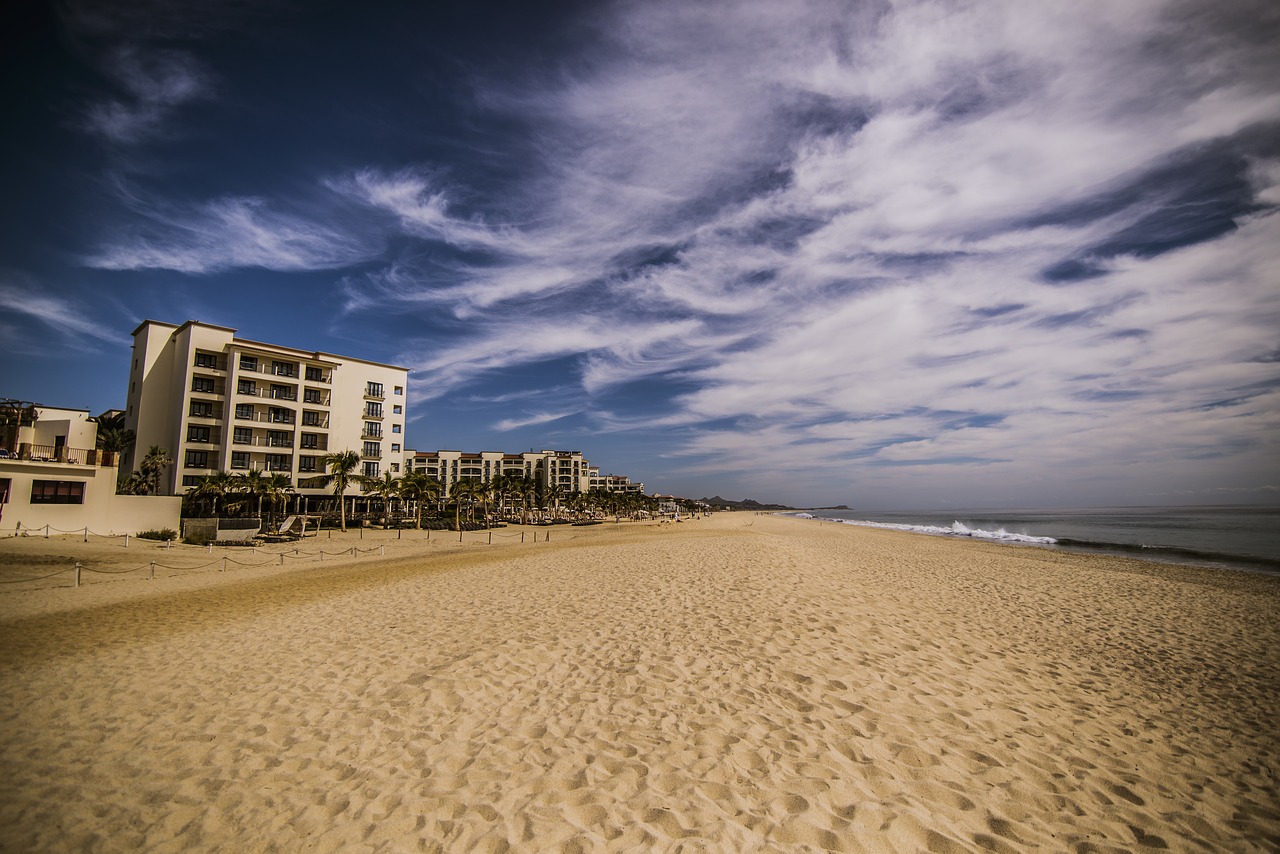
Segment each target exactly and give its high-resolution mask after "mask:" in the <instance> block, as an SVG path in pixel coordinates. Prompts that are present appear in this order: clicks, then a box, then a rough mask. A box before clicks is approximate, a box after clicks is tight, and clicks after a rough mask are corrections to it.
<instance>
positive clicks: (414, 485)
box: [400, 471, 443, 529]
mask: <svg viewBox="0 0 1280 854" xmlns="http://www.w3.org/2000/svg"><path fill="white" fill-rule="evenodd" d="M442 489H443V486H441V484H440V481H438V480H436V479H435V478H433V477H428V476H427V473H426V472H421V471H407V472H405V473H404V477H402V478H400V497H401V498H403V499H405V500H406V501H412V502H413V503H414V525H413V526H414V527H415V528H419V529H420V528H422V505H423V502H425V501H428V500H430V499H434V498H438V497H439V496H440V492H441V490H442Z"/></svg>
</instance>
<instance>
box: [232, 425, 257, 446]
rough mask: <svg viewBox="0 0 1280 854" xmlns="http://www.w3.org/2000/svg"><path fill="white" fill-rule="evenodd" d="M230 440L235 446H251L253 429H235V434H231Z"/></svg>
mask: <svg viewBox="0 0 1280 854" xmlns="http://www.w3.org/2000/svg"><path fill="white" fill-rule="evenodd" d="M231 440H232V441H233V442H235V443H236V444H237V445H252V444H253V429H252V428H250V427H237V428H236V429H235V433H233V434H232V437H231Z"/></svg>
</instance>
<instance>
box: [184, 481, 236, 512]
mask: <svg viewBox="0 0 1280 854" xmlns="http://www.w3.org/2000/svg"><path fill="white" fill-rule="evenodd" d="M235 483H236V479H235V478H234V477H233V476H232V475H230V474H228V473H227V472H225V471H219V472H214V473H213V474H206V475H204V476H202V477H201V478H200V481H199V483H197V484H196V485H195V486H193V487H191V489H189V490H187V495H188V496H189V497H190V498H191V499H193V500H194V501H196V502H200V503H203V502H205V501H208V502H209V510H210V515H211V516H217V515H218V510H219V502H220V501H221V500H222V499H223V498H225V497H226V496H227V494H228V493H229V492H231V490H232V489H233V488H234V487H235Z"/></svg>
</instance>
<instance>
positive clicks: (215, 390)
mask: <svg viewBox="0 0 1280 854" xmlns="http://www.w3.org/2000/svg"><path fill="white" fill-rule="evenodd" d="M191 393H192V394H214V395H218V396H222V395H224V394H226V393H227V387H226V386H225V385H224V384H222V383H192V384H191Z"/></svg>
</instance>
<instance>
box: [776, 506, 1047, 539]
mask: <svg viewBox="0 0 1280 854" xmlns="http://www.w3.org/2000/svg"><path fill="white" fill-rule="evenodd" d="M796 516H797V518H800V519H818V518H820V517H818V516H814V515H812V514H810V513H797V514H796ZM822 521H824V522H839V523H840V524H842V525H858V526H861V527H863V528H883V529H885V530H888V531H907V532H908V533H912V534H933V535H934V536H943V537H971V538H972V539H975V540H999V541H1001V542H1006V543H1031V544H1034V545H1037V546H1051V545H1054V544H1055V543H1057V542H1058V541H1057V540H1056V539H1054V538H1053V537H1033V536H1032V535H1030V534H1018V533H1014V532H1012V531H1006V530H1005V529H1004V528H999V529H997V530H995V531H986V530H983V529H982V528H970V527H969V526H968V525H966V524H964V523H963V522H952V523H951V524H950V525H949V526H945V525H902V524H896V523H893V522H871V521H867V520H865V519H822Z"/></svg>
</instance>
